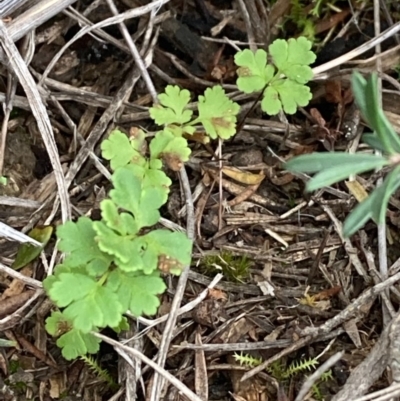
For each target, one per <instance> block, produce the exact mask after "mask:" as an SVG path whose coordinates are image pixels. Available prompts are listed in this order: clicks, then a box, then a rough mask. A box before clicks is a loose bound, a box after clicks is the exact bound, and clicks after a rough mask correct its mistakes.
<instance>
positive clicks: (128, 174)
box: [110, 167, 166, 229]
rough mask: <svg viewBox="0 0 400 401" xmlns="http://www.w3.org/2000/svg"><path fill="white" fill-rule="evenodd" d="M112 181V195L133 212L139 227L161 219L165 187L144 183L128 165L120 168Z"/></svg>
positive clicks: (114, 200) (119, 204)
mask: <svg viewBox="0 0 400 401" xmlns="http://www.w3.org/2000/svg"><path fill="white" fill-rule="evenodd" d="M112 181H113V184H114V189H112V190H111V191H110V197H111V199H112V200H113V202H114V203H115V204H116V205H117V206H118V207H120V208H123V209H125V210H127V211H129V212H131V213H132V214H133V216H134V218H135V221H136V224H137V228H138V229H141V228H142V227H149V226H152V225H154V224H156V223H157V222H158V220H159V219H160V212H159V210H158V209H159V208H160V207H161V206H162V205H163V204H164V203H165V200H166V197H165V188H160V187H158V186H147V187H145V186H144V185H143V182H142V181H141V180H140V179H139V178H137V177H135V176H134V175H133V174H132V171H131V169H130V168H128V167H122V168H120V169H118V170H117V171H116V172H115V173H114V175H113V177H112Z"/></svg>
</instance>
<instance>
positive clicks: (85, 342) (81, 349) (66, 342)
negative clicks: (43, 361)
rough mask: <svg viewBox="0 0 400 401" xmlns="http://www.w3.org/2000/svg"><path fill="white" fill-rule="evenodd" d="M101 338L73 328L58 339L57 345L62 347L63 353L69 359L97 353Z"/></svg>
mask: <svg viewBox="0 0 400 401" xmlns="http://www.w3.org/2000/svg"><path fill="white" fill-rule="evenodd" d="M99 343H100V340H99V339H98V338H97V337H95V336H93V335H92V334H90V333H82V332H81V331H79V330H77V329H72V330H71V331H69V332H68V333H65V334H63V335H62V336H61V337H60V338H59V339H58V340H57V346H58V347H60V348H61V349H62V351H61V352H62V355H63V357H64V358H65V359H67V360H68V361H71V360H73V359H76V358H78V357H79V356H82V355H86V354H96V353H97V352H98V351H99V349H100V345H99Z"/></svg>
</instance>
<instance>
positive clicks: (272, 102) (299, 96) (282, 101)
mask: <svg viewBox="0 0 400 401" xmlns="http://www.w3.org/2000/svg"><path fill="white" fill-rule="evenodd" d="M311 98H312V94H311V91H310V88H309V87H308V86H305V85H301V84H299V83H297V82H295V81H292V80H290V79H280V80H277V81H274V82H272V83H271V85H270V86H268V87H267V89H266V90H265V91H264V97H263V99H262V101H261V109H262V110H263V111H265V112H266V113H267V114H269V115H276V114H278V113H279V112H280V111H281V110H282V109H283V111H284V112H285V113H287V114H295V113H296V111H297V108H298V107H299V106H300V107H304V106H307V104H308V103H309V101H310V100H311Z"/></svg>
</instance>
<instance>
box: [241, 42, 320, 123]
mask: <svg viewBox="0 0 400 401" xmlns="http://www.w3.org/2000/svg"><path fill="white" fill-rule="evenodd" d="M311 45H312V44H311V42H310V41H309V40H307V39H306V38H305V37H299V38H297V39H289V40H288V41H286V40H283V39H277V40H275V41H274V42H273V43H272V44H271V45H270V46H269V48H268V50H269V57H270V59H271V62H268V54H267V52H266V51H265V50H262V49H259V50H257V51H256V52H255V53H254V52H252V51H251V50H249V49H245V50H243V51H240V52H238V53H237V54H236V55H235V63H236V65H238V66H239V69H238V72H237V73H238V79H237V81H236V83H237V86H238V88H239V89H240V90H241V91H242V92H245V93H253V92H258V91H262V100H261V109H262V110H263V111H265V112H266V113H267V114H269V115H276V114H278V113H279V112H280V111H281V110H283V111H284V112H285V113H287V114H294V113H296V111H297V108H298V107H299V106H300V107H304V106H307V105H308V103H309V101H310V100H311V98H312V94H311V91H310V88H309V87H308V86H306V83H307V82H308V81H310V80H311V78H312V77H313V71H312V69H311V67H310V64H312V63H313V62H314V61H315V58H316V55H315V54H314V53H313V52H312V51H311Z"/></svg>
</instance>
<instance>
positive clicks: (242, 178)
mask: <svg viewBox="0 0 400 401" xmlns="http://www.w3.org/2000/svg"><path fill="white" fill-rule="evenodd" d="M222 172H223V173H224V174H225V175H227V176H228V177H230V178H233V179H234V180H235V181H237V182H240V183H241V184H247V185H257V184H260V183H261V182H262V180H263V179H264V178H265V175H264V174H262V173H259V174H253V173H250V172H248V171H242V170H240V169H238V168H235V167H228V166H226V167H223V168H222Z"/></svg>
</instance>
